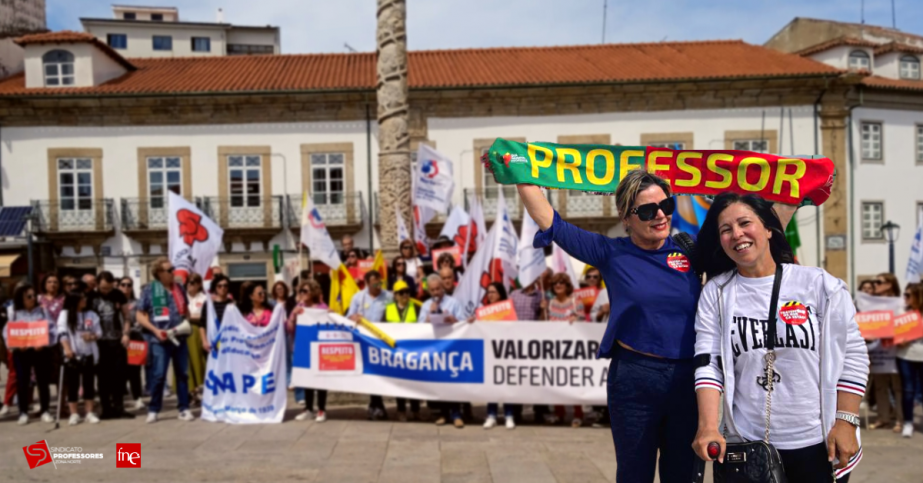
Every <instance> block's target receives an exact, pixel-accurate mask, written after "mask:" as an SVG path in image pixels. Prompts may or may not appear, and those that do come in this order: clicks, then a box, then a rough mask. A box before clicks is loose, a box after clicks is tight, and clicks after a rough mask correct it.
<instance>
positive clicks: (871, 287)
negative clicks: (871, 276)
mask: <svg viewBox="0 0 923 483" xmlns="http://www.w3.org/2000/svg"><path fill="white" fill-rule="evenodd" d="M859 291H860V292H862V293H867V294H869V295H875V281H874V280H863V281H862V283H860V284H859Z"/></svg>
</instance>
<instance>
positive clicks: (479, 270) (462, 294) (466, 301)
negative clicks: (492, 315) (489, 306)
mask: <svg viewBox="0 0 923 483" xmlns="http://www.w3.org/2000/svg"><path fill="white" fill-rule="evenodd" d="M502 227H503V223H499V222H494V226H492V227H491V228H490V232H489V233H488V234H487V240H486V241H485V242H484V243H483V244H482V245H481V246H480V247H478V251H477V252H476V253H475V254H474V258H472V259H471V263H469V264H468V269H467V270H465V274H464V275H462V277H461V279H460V280H459V281H458V285H457V286H456V287H455V293H454V294H453V296H454V297H455V299H456V300H458V302H459V303H460V304H462V307H464V308H465V312H466V314H467V315H471V314H473V313H474V310H475V309H477V308H478V307H479V306H480V304H481V299H482V298H483V297H484V293H485V292H486V291H487V284H488V283H490V282H492V281H493V280H492V279H491V270H490V269H491V265H492V263H493V260H494V252H495V251H496V245H497V239H498V238H500V231H501V230H502Z"/></svg>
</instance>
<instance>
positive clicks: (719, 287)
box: [693, 193, 868, 482]
mask: <svg viewBox="0 0 923 483" xmlns="http://www.w3.org/2000/svg"><path fill="white" fill-rule="evenodd" d="M698 246H699V250H698V253H699V258H698V259H697V260H696V268H697V269H698V271H699V272H700V273H705V274H706V275H707V277H708V280H709V281H708V283H707V284H706V285H705V288H704V289H703V291H702V296H701V298H700V300H699V308H698V315H697V317H696V325H695V329H696V354H697V359H701V360H702V361H703V362H704V364H703V365H701V366H700V367H699V368H698V369H696V382H695V388H696V397H697V398H698V403H699V405H698V412H699V416H698V421H699V429H698V433H697V434H696V437H695V441H694V442H693V448H694V449H695V452H696V454H698V455H699V457H700V458H702V459H703V460H706V461H708V460H710V458H709V457H708V451H707V446H708V444H709V443H711V442H718V443H719V444H720V445H721V452H720V455H719V456H718V460H719V461H721V462H723V458H724V451H725V444H726V443H725V438H724V436H723V435H725V434H727V435H728V439H729V440H731V441H736V442H745V441H765V440H767V439H768V441H767V442H768V443H770V444H772V445H773V446H774V447H775V448H776V449H777V450H778V451H779V455H780V456H781V459H782V466H783V469H784V471H785V474H786V477H787V479H788V481H792V482H796V481H797V482H822V481H831V479H834V478H836V479H837V481H846V480H847V479H848V474H849V472H850V471H852V470H853V468H855V466H856V464H858V462H859V460H860V459H861V457H862V451H861V447H860V446H859V440H858V421H859V416H858V413H859V403H860V402H861V401H862V395H863V394H864V392H865V385H866V381H867V379H868V355H867V353H866V348H865V343H864V341H863V340H862V336H861V335H860V334H859V326H858V324H856V321H855V315H856V310H855V307H854V306H853V303H852V298H851V297H850V295H849V291H848V290H847V289H846V285H845V284H844V283H843V282H842V281H841V280H839V279H837V278H836V277H834V276H832V275H830V274H829V273H827V272H825V271H824V270H823V269H820V268H814V267H805V266H801V265H795V264H793V263H792V262H793V261H794V256H793V255H792V250H791V248H790V247H789V246H788V243H787V242H786V240H785V230H784V229H783V228H782V224H781V223H780V221H779V218H778V217H777V216H776V214H775V213H774V212H773V210H772V205H771V204H770V203H769V202H767V201H765V200H763V199H761V198H759V197H756V196H754V195H747V196H739V195H736V194H731V193H726V194H722V195H719V196H718V197H717V198H716V199H715V201H714V202H713V203H712V206H711V208H710V209H709V211H708V215H707V216H706V218H705V222H704V223H703V225H702V228H701V230H700V231H699V240H698ZM777 277H778V278H779V281H778V282H777V281H776V278H777ZM775 283H778V284H779V287H780V289H779V295H778V300H777V305H776V307H775V313H770V310H772V309H771V308H770V307H771V306H772V303H771V299H772V294H773V291H774V284H775ZM773 321H774V324H773V325H772V326H769V325H768V324H770V323H773ZM767 327H769V328H768V329H767ZM770 331H774V336H771V335H770V334H773V332H770ZM770 337H771V338H770ZM768 341H772V342H773V343H772V345H773V346H774V349H773V352H772V353H770V349H768V348H767V344H768V343H769V342H768ZM722 393H724V421H723V424H722V425H720V426H719V423H718V414H719V404H721V394H722ZM767 393H769V394H768V395H767ZM770 395H771V401H769V400H768V398H769V396H770ZM767 405H769V409H768V410H769V416H767ZM834 458H836V462H835V463H831V461H834ZM834 475H835V476H834Z"/></svg>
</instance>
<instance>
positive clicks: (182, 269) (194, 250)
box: [167, 191, 224, 280]
mask: <svg viewBox="0 0 923 483" xmlns="http://www.w3.org/2000/svg"><path fill="white" fill-rule="evenodd" d="M168 203H169V213H170V216H169V218H168V222H167V237H168V245H169V249H168V251H169V253H170V262H171V263H173V267H174V268H175V269H176V275H178V276H180V277H182V278H183V280H187V279H188V278H189V274H191V273H198V274H199V275H202V276H203V277H204V276H205V274H206V273H207V272H208V268H209V267H210V266H211V265H212V261H213V260H214V259H215V257H216V256H218V250H219V249H220V248H221V239H222V238H223V237H224V230H222V229H221V227H219V226H218V224H217V223H215V222H214V221H212V220H211V218H209V217H207V216H205V213H202V211H201V210H199V209H198V208H196V206H195V205H194V204H192V203H190V202H188V201H186V199H185V198H183V197H182V196H180V195H178V194H176V193H174V192H172V191H170V198H169V201H168Z"/></svg>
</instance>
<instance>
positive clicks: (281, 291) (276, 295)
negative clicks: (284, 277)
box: [269, 280, 290, 312]
mask: <svg viewBox="0 0 923 483" xmlns="http://www.w3.org/2000/svg"><path fill="white" fill-rule="evenodd" d="M288 301H289V294H288V285H286V284H285V282H283V281H281V280H280V281H278V282H276V283H274V284H272V300H270V301H269V306H270V307H272V308H275V307H276V305H277V304H282V305H285V306H287V305H288ZM289 309H290V308H289V307H286V310H285V311H286V312H288V311H289Z"/></svg>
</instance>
